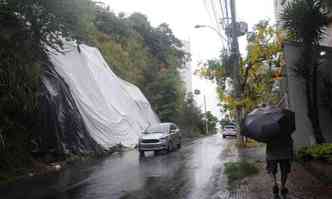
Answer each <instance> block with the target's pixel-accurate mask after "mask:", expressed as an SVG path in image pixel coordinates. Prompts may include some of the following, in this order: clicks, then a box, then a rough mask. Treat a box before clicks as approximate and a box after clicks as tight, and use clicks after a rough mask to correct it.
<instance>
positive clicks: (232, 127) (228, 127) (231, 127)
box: [225, 126, 235, 129]
mask: <svg viewBox="0 0 332 199" xmlns="http://www.w3.org/2000/svg"><path fill="white" fill-rule="evenodd" d="M225 129H235V126H225Z"/></svg>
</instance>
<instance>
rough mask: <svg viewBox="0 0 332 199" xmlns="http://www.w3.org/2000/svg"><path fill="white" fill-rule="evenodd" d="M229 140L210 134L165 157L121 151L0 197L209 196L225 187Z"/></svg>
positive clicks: (11, 188) (16, 187)
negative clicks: (224, 168)
mask: <svg viewBox="0 0 332 199" xmlns="http://www.w3.org/2000/svg"><path fill="white" fill-rule="evenodd" d="M233 142H234V140H223V139H222V138H221V136H219V135H214V136H210V137H205V138H202V139H198V140H196V141H193V142H191V143H189V144H185V145H184V146H183V147H182V149H180V150H178V151H175V152H172V153H170V154H158V155H154V154H153V153H148V154H146V157H144V158H140V157H139V155H138V153H137V151H130V152H124V153H122V154H118V155H115V156H112V157H110V158H107V159H105V160H98V161H93V162H90V163H88V164H87V163H84V164H82V165H75V166H73V167H72V168H69V169H66V170H65V171H63V172H62V173H59V174H53V175H49V176H44V177H37V178H31V179H28V180H25V181H22V182H20V183H16V184H14V185H10V186H8V187H3V188H0V194H1V195H2V196H5V198H6V199H7V198H8V199H14V198H24V199H30V198H31V199H44V198H45V199H157V198H158V199H184V198H188V199H200V198H211V197H212V196H213V195H214V194H215V193H218V192H220V190H222V189H224V188H225V186H226V185H225V178H224V176H223V163H224V162H225V161H229V160H231V159H235V158H237V153H236V151H234V147H231V146H232V145H230V143H233ZM227 145H228V148H227Z"/></svg>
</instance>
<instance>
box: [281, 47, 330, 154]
mask: <svg viewBox="0 0 332 199" xmlns="http://www.w3.org/2000/svg"><path fill="white" fill-rule="evenodd" d="M301 50H302V48H301V46H300V45H298V44H285V48H284V53H285V59H286V65H287V84H288V100H289V107H290V109H291V110H293V111H294V112H295V114H296V132H295V133H294V135H293V138H294V142H295V146H296V148H297V149H299V148H300V147H303V146H309V145H313V144H315V139H314V136H313V131H312V125H311V122H310V120H309V118H308V114H307V100H306V93H305V82H304V79H302V78H301V77H298V76H297V75H296V74H295V73H294V70H293V69H292V68H294V66H295V65H296V64H297V62H298V59H300V58H301ZM320 50H321V51H323V52H325V53H326V56H325V58H322V60H321V63H322V64H321V65H320V66H319V75H318V86H319V89H318V91H319V93H318V102H319V113H320V122H321V129H322V132H323V134H324V136H325V138H327V140H328V141H329V142H332V111H331V108H330V107H332V106H331V105H330V104H331V103H332V101H331V102H329V101H328V102H327V101H326V99H323V96H324V92H325V91H326V89H325V90H324V89H323V85H324V84H323V82H324V81H323V79H324V78H325V79H326V78H327V79H330V80H332V67H331V66H332V48H327V47H322V48H320ZM331 90H332V89H331ZM328 100H330V99H328ZM331 100H332V99H331Z"/></svg>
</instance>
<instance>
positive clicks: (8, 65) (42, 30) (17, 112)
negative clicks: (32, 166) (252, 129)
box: [0, 0, 201, 169]
mask: <svg viewBox="0 0 332 199" xmlns="http://www.w3.org/2000/svg"><path fill="white" fill-rule="evenodd" d="M66 40H72V41H75V42H76V43H78V44H79V43H87V44H90V45H94V46H96V47H98V48H99V49H100V50H101V52H102V54H103V55H104V57H105V59H106V61H107V62H108V63H109V65H110V67H112V70H113V71H114V72H115V73H116V74H117V75H119V76H120V77H121V78H123V79H125V80H127V81H130V82H132V83H134V84H136V85H137V86H139V88H141V90H142V91H143V93H144V94H145V95H146V96H147V98H148V99H149V101H150V102H151V104H152V106H153V109H154V110H155V111H156V112H157V114H158V115H159V117H160V119H161V120H162V121H175V122H177V123H181V124H180V126H181V125H182V123H186V122H187V123H188V121H185V120H186V119H187V118H188V117H186V116H185V114H184V112H185V111H189V112H190V109H192V110H191V111H192V114H195V115H194V117H196V118H192V119H193V121H194V123H195V124H194V125H195V126H199V125H200V124H197V123H196V122H198V123H199V122H200V121H201V119H200V111H199V110H198V109H197V108H195V107H194V105H193V103H191V102H189V101H188V100H187V101H186V100H185V89H184V86H183V82H182V81H181V78H180V74H179V69H181V68H182V66H183V64H184V62H185V61H186V60H187V59H189V55H188V54H186V53H185V52H184V51H183V50H182V43H181V41H180V40H178V39H177V38H176V37H175V36H174V34H173V33H172V30H171V29H170V28H169V26H168V25H167V24H161V25H160V26H158V27H152V26H151V24H150V23H149V21H148V19H147V17H146V16H144V15H142V14H140V13H134V14H132V15H130V16H125V15H124V14H118V15H117V14H115V13H113V12H111V11H110V9H109V8H108V7H105V6H103V5H101V4H99V3H94V2H93V1H91V0H49V1H46V0H45V1H40V0H0V43H1V45H0V115H1V117H0V162H1V164H0V169H2V168H10V167H19V166H22V165H24V164H22V162H29V149H30V146H29V145H30V143H29V141H30V138H31V135H33V134H34V133H35V132H37V131H38V130H39V129H38V109H39V104H38V103H39V102H38V96H39V89H40V88H39V86H40V77H41V74H42V72H43V70H44V68H45V66H46V65H48V64H49V63H48V57H47V53H48V51H49V49H50V48H53V49H55V50H57V51H59V52H62V51H63V50H64V49H63V42H64V41H66ZM188 103H189V104H188ZM182 117H184V118H182ZM188 120H191V119H188ZM15 163H17V165H16V166H15V165H13V164H15Z"/></svg>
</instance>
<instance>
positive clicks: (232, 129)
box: [222, 125, 237, 138]
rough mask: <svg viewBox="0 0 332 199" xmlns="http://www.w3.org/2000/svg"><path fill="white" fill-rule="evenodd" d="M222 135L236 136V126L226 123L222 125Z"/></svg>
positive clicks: (224, 136)
mask: <svg viewBox="0 0 332 199" xmlns="http://www.w3.org/2000/svg"><path fill="white" fill-rule="evenodd" d="M222 137H223V138H226V137H237V128H236V126H234V125H226V126H224V129H223V132H222Z"/></svg>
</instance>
